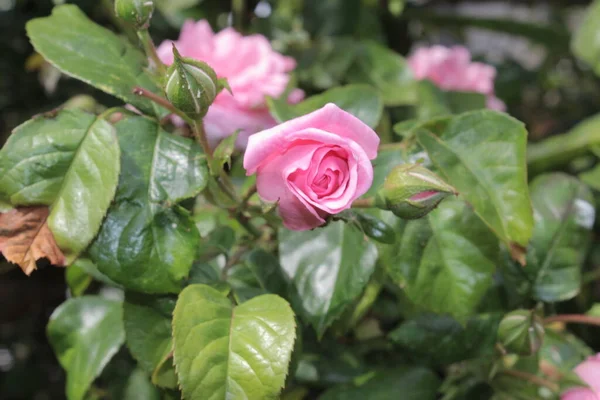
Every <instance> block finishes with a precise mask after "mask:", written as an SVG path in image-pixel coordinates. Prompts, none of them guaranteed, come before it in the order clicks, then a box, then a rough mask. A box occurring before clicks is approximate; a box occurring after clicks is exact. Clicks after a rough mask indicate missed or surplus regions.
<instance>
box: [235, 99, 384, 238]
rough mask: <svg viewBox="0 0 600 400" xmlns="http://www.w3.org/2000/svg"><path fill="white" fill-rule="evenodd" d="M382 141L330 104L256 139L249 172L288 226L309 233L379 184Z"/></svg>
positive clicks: (247, 158) (249, 156) (249, 150)
mask: <svg viewBox="0 0 600 400" xmlns="http://www.w3.org/2000/svg"><path fill="white" fill-rule="evenodd" d="M378 146H379V137H378V136H377V134H376V133H375V132H374V131H373V129H371V128H369V127H368V126H367V125H365V124H364V123H363V122H362V121H361V120H359V119H358V118H356V117H354V116H353V115H351V114H349V113H347V112H346V111H344V110H342V109H340V108H338V107H337V106H336V105H335V104H327V105H326V106H324V107H323V108H321V109H320V110H317V111H314V112H312V113H310V114H307V115H304V116H302V117H299V118H296V119H293V120H291V121H287V122H284V123H283V124H281V125H278V126H276V127H274V128H271V129H268V130H266V131H262V132H259V133H257V134H255V135H252V136H251V137H250V140H249V141H248V147H247V148H246V154H245V156H244V168H245V169H246V174H247V175H252V174H253V173H255V172H256V174H257V180H256V186H257V189H258V194H259V196H260V197H261V198H262V199H263V200H266V201H269V202H277V201H279V215H280V216H281V218H282V219H283V225H284V226H285V227H286V228H288V229H292V230H298V231H302V230H307V229H312V228H315V227H317V226H319V225H323V224H324V223H325V218H326V217H327V216H328V215H331V214H337V213H339V212H340V211H342V210H345V209H347V208H350V206H351V205H352V202H353V201H354V200H356V199H357V198H358V197H360V196H361V195H363V194H364V193H365V192H366V191H367V190H368V189H369V187H370V186H371V183H372V182H373V166H372V165H371V161H370V160H372V159H374V158H375V157H376V156H377V147H378Z"/></svg>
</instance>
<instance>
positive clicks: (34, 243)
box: [0, 206, 65, 275]
mask: <svg viewBox="0 0 600 400" xmlns="http://www.w3.org/2000/svg"><path fill="white" fill-rule="evenodd" d="M48 214H49V209H48V207H46V206H44V207H19V208H15V209H12V210H10V211H8V212H5V213H0V252H1V253H2V254H4V257H6V259H7V260H8V261H10V262H12V263H15V264H17V265H19V267H21V269H22V270H23V272H25V274H27V275H29V274H31V273H32V272H33V270H35V269H36V265H35V262H36V261H37V260H39V259H40V258H47V259H48V261H50V262H51V263H52V264H53V265H57V266H64V265H65V256H64V254H63V253H62V251H61V250H60V249H59V248H58V245H57V244H56V240H55V239H54V236H53V235H52V232H51V231H50V228H48V224H47V222H46V219H47V218H48Z"/></svg>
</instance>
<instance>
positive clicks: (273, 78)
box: [157, 20, 304, 148]
mask: <svg viewBox="0 0 600 400" xmlns="http://www.w3.org/2000/svg"><path fill="white" fill-rule="evenodd" d="M172 44H175V46H176V47H177V50H179V52H180V53H181V55H182V56H184V57H189V58H194V59H197V60H201V61H204V62H206V63H208V64H209V65H210V66H211V67H212V68H213V69H214V70H215V72H216V73H217V75H218V76H219V77H225V78H227V80H228V82H229V86H230V87H231V91H232V92H233V96H232V95H231V94H230V93H229V92H227V91H226V90H224V91H222V92H221V93H220V94H219V95H218V96H217V98H216V99H215V101H214V103H213V104H212V105H211V107H210V109H209V110H208V114H206V116H205V117H204V125H205V129H206V132H207V136H208V139H209V141H210V142H211V145H212V146H215V145H216V144H217V143H218V142H219V141H220V140H221V139H223V138H225V137H227V136H229V135H231V134H232V133H233V132H235V131H236V130H237V129H241V130H242V132H241V133H240V136H239V139H238V145H239V146H240V147H242V148H243V147H244V146H245V145H246V142H247V140H248V136H249V135H251V134H253V133H255V132H258V131H260V130H263V129H266V128H270V127H272V126H274V125H275V124H276V123H275V120H274V119H273V118H272V117H271V116H270V115H269V111H268V110H267V107H266V105H265V96H272V97H279V96H280V95H281V94H282V93H283V92H284V90H285V88H286V86H287V84H288V81H289V79H290V76H289V72H290V71H291V70H293V69H294V67H295V66H296V62H295V61H294V59H293V58H291V57H285V56H283V55H281V54H279V53H277V52H276V51H274V50H273V49H272V48H271V44H270V43H269V41H268V40H267V38H265V37H264V36H262V35H250V36H242V35H240V34H239V33H238V32H236V31H235V30H234V29H233V28H226V29H224V30H222V31H221V32H218V33H214V32H213V31H212V29H211V27H210V25H209V24H208V22H207V21H205V20H202V21H198V22H193V21H191V20H190V21H186V22H185V24H184V25H183V27H182V29H181V33H180V35H179V40H177V41H175V42H173V41H170V40H168V41H164V42H163V43H161V45H160V46H159V47H158V49H157V51H158V55H159V57H160V59H161V60H162V61H163V62H164V63H165V64H171V63H172V62H173V52H172ZM303 97H304V94H303V93H302V91H301V90H295V91H293V92H292V93H291V95H290V97H289V100H290V101H292V102H298V101H300V100H302V98H303Z"/></svg>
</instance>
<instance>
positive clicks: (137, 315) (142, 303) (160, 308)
mask: <svg viewBox="0 0 600 400" xmlns="http://www.w3.org/2000/svg"><path fill="white" fill-rule="evenodd" d="M175 301H176V299H175V297H173V296H149V295H144V294H140V293H135V292H126V293H125V301H124V303H123V326H124V327H125V343H126V344H127V347H128V348H129V351H130V352H131V355H132V356H133V357H134V358H135V359H136V360H137V362H138V365H139V366H140V367H141V368H142V369H143V370H144V371H145V372H146V374H148V375H150V374H154V373H155V372H156V370H157V369H159V368H161V371H160V377H161V383H162V382H165V381H167V379H165V377H166V376H167V375H168V373H169V368H165V367H168V366H169V365H168V364H166V363H165V362H164V361H165V358H166V357H167V356H168V355H169V354H170V353H171V351H172V348H173V340H172V339H171V331H172V329H171V318H172V317H171V315H172V314H173V309H174V308H175ZM170 376H171V377H172V379H171V382H173V381H175V382H176V380H175V369H174V368H173V367H172V366H171V368H170ZM169 387H170V388H175V387H176V385H173V386H169Z"/></svg>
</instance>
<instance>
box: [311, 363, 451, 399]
mask: <svg viewBox="0 0 600 400" xmlns="http://www.w3.org/2000/svg"><path fill="white" fill-rule="evenodd" d="M439 386H440V380H439V378H438V377H437V375H436V374H435V373H434V372H432V371H430V370H428V369H426V368H423V367H414V368H410V367H400V368H395V369H392V370H389V371H385V372H379V373H377V374H374V376H373V377H371V378H370V379H368V380H367V381H366V382H361V383H354V384H349V385H343V386H338V387H333V388H331V389H330V390H328V391H327V392H325V393H324V394H323V395H322V396H321V397H319V400H364V399H369V400H396V399H399V398H401V399H402V400H434V399H436V398H437V391H438V388H439Z"/></svg>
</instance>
